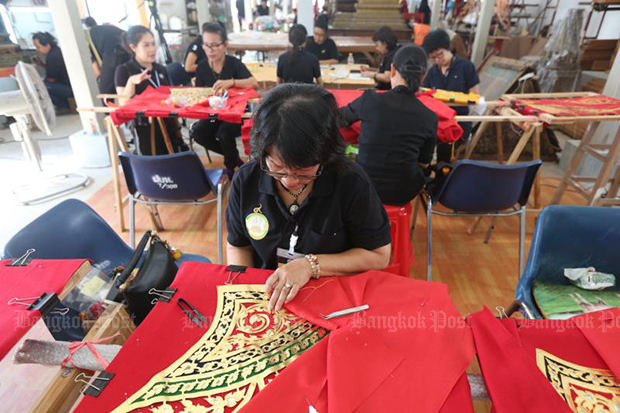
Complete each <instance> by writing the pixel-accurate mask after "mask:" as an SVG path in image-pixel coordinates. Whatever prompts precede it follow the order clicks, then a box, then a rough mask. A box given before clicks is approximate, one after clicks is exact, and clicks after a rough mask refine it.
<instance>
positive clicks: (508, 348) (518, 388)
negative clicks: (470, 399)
mask: <svg viewBox="0 0 620 413" xmlns="http://www.w3.org/2000/svg"><path fill="white" fill-rule="evenodd" d="M471 328H472V332H473V335H474V339H475V343H476V351H477V354H478V360H479V361H480V367H481V369H482V374H483V376H484V381H485V384H486V387H487V390H488V392H489V395H490V397H491V400H492V401H493V408H494V411H495V412H498V413H512V412H515V413H516V412H526V411H527V412H537V413H545V412H549V413H551V412H553V413H561V412H571V411H573V412H595V411H596V412H599V411H600V412H612V411H614V408H613V404H614V403H615V406H616V407H615V408H616V409H618V407H620V405H618V403H620V380H619V379H618V378H619V377H620V375H619V373H620V371H619V368H620V366H619V364H618V354H619V353H618V345H619V344H620V310H619V309H615V310H611V311H602V312H597V313H590V314H587V315H584V316H580V317H574V318H571V319H569V320H514V319H502V320H498V319H496V318H495V317H494V316H493V314H492V313H491V312H490V311H489V310H488V309H486V308H485V309H484V310H483V311H481V312H479V313H476V314H474V315H472V316H471ZM614 376H615V377H614ZM614 398H615V399H614ZM569 406H570V407H569ZM594 407H597V408H598V409H594Z"/></svg>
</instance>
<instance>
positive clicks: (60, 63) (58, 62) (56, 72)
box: [45, 45, 71, 87]
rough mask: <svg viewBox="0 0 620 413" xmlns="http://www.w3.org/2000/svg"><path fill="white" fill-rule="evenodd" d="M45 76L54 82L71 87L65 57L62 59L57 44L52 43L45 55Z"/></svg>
mask: <svg viewBox="0 0 620 413" xmlns="http://www.w3.org/2000/svg"><path fill="white" fill-rule="evenodd" d="M45 77H47V78H50V79H54V81H55V82H56V83H62V84H63V85H67V86H69V87H71V82H69V74H68V73H67V66H65V59H63V57H62V52H61V51H60V47H58V46H54V45H52V47H51V48H50V51H49V53H48V54H47V56H46V57H45Z"/></svg>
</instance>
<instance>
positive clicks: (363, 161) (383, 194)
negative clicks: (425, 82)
mask: <svg viewBox="0 0 620 413" xmlns="http://www.w3.org/2000/svg"><path fill="white" fill-rule="evenodd" d="M426 63H427V57H426V53H424V50H423V49H422V48H420V47H418V46H415V45H407V46H403V47H401V48H400V49H399V50H398V51H397V52H396V54H395V55H394V62H393V63H392V65H391V69H390V82H391V84H392V90H390V91H389V92H385V93H382V92H377V91H374V90H367V91H366V92H364V94H363V95H361V96H360V97H359V98H357V99H356V100H354V101H353V102H351V103H350V104H348V105H347V106H345V107H344V108H342V109H341V113H342V115H343V117H344V119H345V121H346V123H347V124H348V125H350V124H352V123H355V122H357V121H360V120H361V121H362V124H361V131H360V135H359V138H358V141H359V153H358V155H357V158H356V160H357V163H358V164H359V165H360V166H361V167H362V168H364V171H366V173H367V174H368V176H369V177H370V180H371V181H372V183H373V184H374V186H375V188H376V190H377V192H378V194H379V198H381V202H383V203H384V204H388V205H404V204H406V203H408V202H410V201H411V200H412V199H414V198H415V197H416V196H417V195H418V193H419V192H420V191H421V190H422V188H423V187H424V183H425V180H424V173H423V168H424V169H426V168H428V166H429V164H430V162H431V160H432V159H433V153H434V151H435V144H436V143H437V122H438V119H437V115H436V114H435V113H434V112H433V111H432V110H430V109H428V108H427V107H426V106H425V105H424V104H423V103H422V102H420V101H419V100H418V98H416V96H415V92H417V91H418V89H419V87H420V82H421V80H422V76H423V75H424V72H425V71H426Z"/></svg>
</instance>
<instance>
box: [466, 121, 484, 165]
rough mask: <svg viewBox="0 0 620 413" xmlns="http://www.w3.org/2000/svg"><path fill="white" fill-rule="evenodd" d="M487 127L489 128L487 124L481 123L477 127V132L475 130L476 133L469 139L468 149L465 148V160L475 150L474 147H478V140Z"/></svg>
mask: <svg viewBox="0 0 620 413" xmlns="http://www.w3.org/2000/svg"><path fill="white" fill-rule="evenodd" d="M488 126H489V122H482V123H481V124H480V126H478V130H476V133H475V134H474V136H473V137H472V138H471V142H469V147H468V148H467V151H466V152H465V159H469V158H471V154H472V152H473V151H474V149H476V145H478V141H479V140H480V138H481V137H482V135H483V134H484V132H485V131H486V130H487V127H488Z"/></svg>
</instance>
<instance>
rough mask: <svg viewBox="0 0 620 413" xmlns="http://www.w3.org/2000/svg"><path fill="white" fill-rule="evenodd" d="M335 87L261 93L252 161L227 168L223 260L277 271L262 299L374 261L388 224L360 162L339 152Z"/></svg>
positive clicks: (277, 303) (375, 266) (376, 264)
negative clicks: (229, 180)
mask: <svg viewBox="0 0 620 413" xmlns="http://www.w3.org/2000/svg"><path fill="white" fill-rule="evenodd" d="M338 118H339V116H338V107H337V104H336V99H335V98H334V96H333V95H332V94H331V93H329V92H328V91H326V90H325V89H323V88H321V87H319V86H316V85H302V84H285V85H280V86H277V87H275V88H274V89H273V90H271V92H269V94H268V95H267V96H266V97H265V99H263V101H262V102H261V104H260V106H259V108H258V109H257V112H256V114H255V116H254V126H253V128H252V132H251V142H252V156H253V159H254V160H253V161H251V162H248V163H247V164H245V165H243V167H241V169H240V170H239V172H237V174H235V178H234V179H233V182H232V187H231V190H230V197H229V203H228V208H227V210H226V225H227V228H228V244H227V257H228V264H229V265H230V264H234V265H243V266H248V267H256V268H264V269H272V270H276V271H275V272H274V273H273V274H272V275H271V276H270V277H269V279H268V280H267V283H266V285H267V293H268V295H269V296H270V302H269V305H270V307H271V308H274V307H275V308H277V309H279V308H281V307H282V305H283V304H284V303H285V302H290V301H291V300H292V299H293V298H294V297H295V295H296V294H297V292H298V291H299V290H300V289H301V288H303V287H304V285H305V284H306V283H307V282H308V281H309V280H310V279H311V278H319V277H325V276H334V275H348V274H349V275H350V274H357V273H360V272H364V271H368V270H381V269H383V268H385V267H386V266H387V265H388V262H389V260H390V253H391V246H390V242H391V238H390V223H389V220H388V218H387V214H386V213H385V210H384V208H383V206H382V205H381V201H380V200H379V197H378V196H377V192H376V191H375V189H374V187H373V185H372V184H371V182H370V180H369V179H368V176H367V175H366V173H365V172H364V170H363V169H362V168H361V167H360V166H359V165H357V164H356V163H354V162H351V161H348V160H347V159H346V158H345V156H344V149H345V144H344V141H343V139H342V137H341V136H340V132H339V129H338V126H339V125H338V120H337V119H338Z"/></svg>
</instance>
